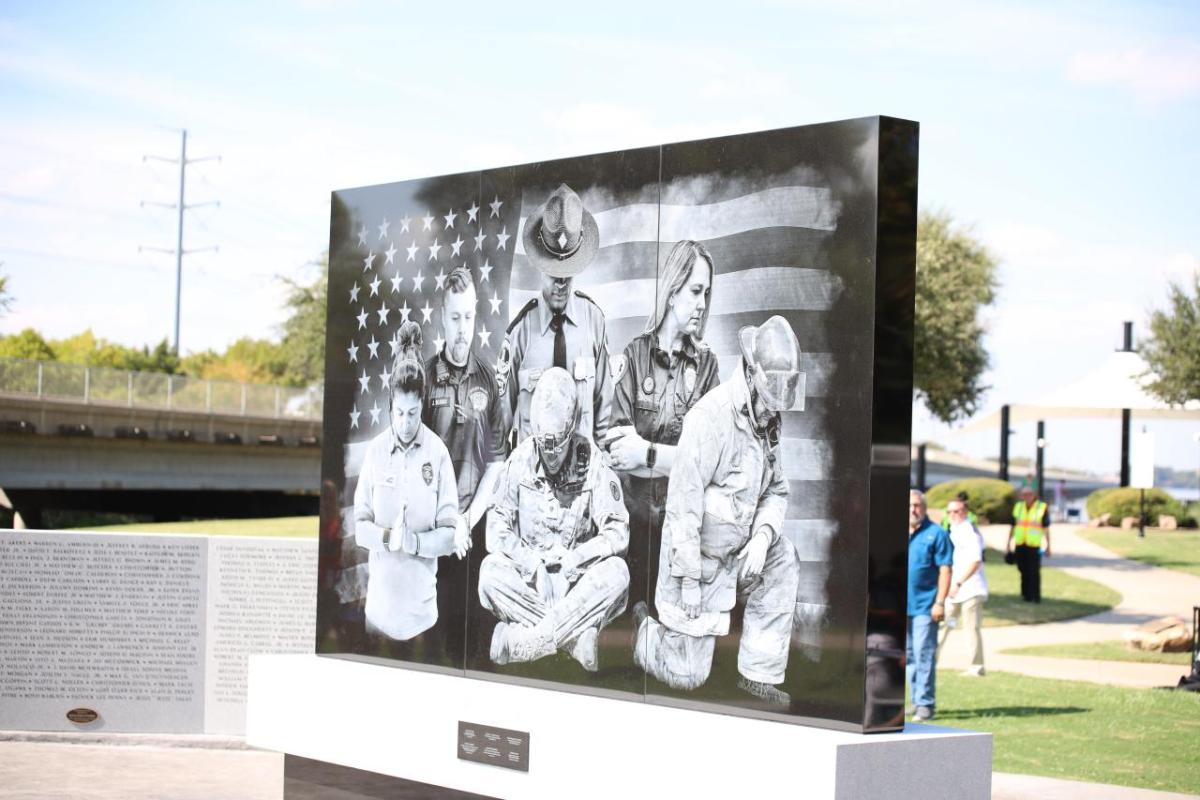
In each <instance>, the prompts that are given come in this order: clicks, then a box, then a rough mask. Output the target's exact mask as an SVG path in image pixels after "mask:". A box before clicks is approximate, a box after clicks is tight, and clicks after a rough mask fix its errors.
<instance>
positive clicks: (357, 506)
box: [354, 425, 458, 639]
mask: <svg viewBox="0 0 1200 800" xmlns="http://www.w3.org/2000/svg"><path fill="white" fill-rule="evenodd" d="M401 511H403V512H404V522H405V525H406V526H407V528H408V530H409V531H411V532H414V533H416V534H417V542H418V543H417V548H416V549H417V552H416V553H406V552H403V551H401V550H397V551H392V550H388V549H387V547H386V544H385V542H384V538H385V534H384V532H385V530H388V531H389V533H388V538H389V539H390V538H391V537H393V536H400V532H399V531H394V530H390V529H391V528H392V526H393V525H394V524H395V521H396V517H397V516H398V515H399V514H400V512H401ZM457 522H458V490H457V486H456V484H455V480H454V467H453V466H452V465H451V463H450V454H449V453H448V452H447V450H446V446H445V445H444V444H442V440H441V439H439V438H438V437H437V436H435V435H434V434H433V431H431V430H429V429H428V428H426V427H425V426H424V425H422V426H420V428H419V429H418V430H417V435H416V437H415V438H414V439H413V441H412V442H411V443H410V444H409V445H408V447H404V446H403V445H402V444H401V443H400V441H399V439H398V438H397V437H396V435H395V434H394V433H393V432H392V428H391V426H390V425H389V426H388V428H387V430H385V431H384V432H383V433H381V434H379V435H378V436H376V437H375V438H373V439H371V441H370V443H369V444H368V445H367V452H366V454H365V455H364V456H363V464H362V471H361V472H360V473H359V475H358V484H357V486H356V487H355V489H354V535H355V541H356V543H357V544H358V546H359V547H365V548H367V550H369V551H370V556H369V563H368V570H369V571H368V573H367V604H366V617H367V621H368V622H369V623H370V624H371V625H373V626H375V627H376V628H378V629H379V630H381V631H382V632H383V633H385V634H387V635H388V636H390V637H392V638H393V639H409V638H412V637H413V636H416V635H417V634H418V633H420V632H422V631H424V630H426V629H428V628H430V627H431V626H432V625H433V624H434V623H435V622H436V621H437V559H438V557H439V556H444V555H449V554H450V553H452V552H454V530H455V525H456V524H457Z"/></svg>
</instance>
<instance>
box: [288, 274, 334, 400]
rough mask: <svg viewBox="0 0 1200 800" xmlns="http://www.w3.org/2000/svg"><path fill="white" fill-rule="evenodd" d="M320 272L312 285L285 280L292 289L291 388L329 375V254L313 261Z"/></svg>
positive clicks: (290, 289) (289, 377) (315, 381)
mask: <svg viewBox="0 0 1200 800" xmlns="http://www.w3.org/2000/svg"><path fill="white" fill-rule="evenodd" d="M308 266H309V267H315V268H317V269H318V270H319V274H318V275H317V277H316V279H315V280H313V282H311V283H307V284H306V283H299V282H297V281H294V280H292V279H291V278H286V277H285V278H282V279H281V280H283V282H284V283H285V284H286V285H287V287H288V297H287V301H286V302H287V305H288V307H289V308H290V309H291V313H290V314H289V316H288V318H287V320H286V321H285V322H284V323H283V327H282V332H283V341H282V343H281V345H280V347H281V348H282V352H283V359H284V371H283V382H284V383H285V384H287V385H289V386H308V385H310V384H313V383H317V382H319V381H320V380H321V379H322V378H323V377H324V374H325V307H326V305H327V302H326V298H327V292H328V285H329V254H328V253H323V254H322V255H321V257H320V258H318V259H317V260H315V261H311V262H309V264H308Z"/></svg>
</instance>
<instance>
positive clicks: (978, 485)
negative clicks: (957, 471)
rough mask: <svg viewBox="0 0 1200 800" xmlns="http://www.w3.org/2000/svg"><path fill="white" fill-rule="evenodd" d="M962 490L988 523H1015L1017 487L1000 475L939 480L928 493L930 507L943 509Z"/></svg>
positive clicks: (976, 511) (978, 513) (972, 507)
mask: <svg viewBox="0 0 1200 800" xmlns="http://www.w3.org/2000/svg"><path fill="white" fill-rule="evenodd" d="M959 492H966V493H967V494H968V495H969V496H970V498H971V499H970V500H969V501H968V502H969V503H970V506H971V510H972V511H974V512H975V513H976V514H977V515H979V516H980V517H987V521H988V522H995V523H1004V524H1008V523H1010V522H1012V509H1013V506H1014V505H1015V504H1016V502H1017V490H1016V488H1015V487H1014V486H1013V485H1012V484H1011V483H1008V482H1007V481H1002V480H999V479H997V478H963V479H961V480H957V481H946V482H945V483H939V484H938V485H937V486H934V487H932V488H931V489H930V490H929V491H928V492H926V498H927V500H928V502H929V507H930V508H931V509H935V510H939V511H940V510H941V509H944V508H945V507H946V504H947V503H949V502H950V500H951V499H953V498H954V497H955V495H957V494H958V493H959Z"/></svg>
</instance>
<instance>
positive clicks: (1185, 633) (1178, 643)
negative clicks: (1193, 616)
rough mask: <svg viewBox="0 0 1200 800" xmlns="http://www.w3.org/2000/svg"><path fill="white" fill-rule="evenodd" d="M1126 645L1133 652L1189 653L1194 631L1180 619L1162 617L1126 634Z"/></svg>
mask: <svg viewBox="0 0 1200 800" xmlns="http://www.w3.org/2000/svg"><path fill="white" fill-rule="evenodd" d="M1125 644H1126V646H1128V647H1129V649H1131V650H1146V651H1148V652H1153V653H1187V652H1190V651H1191V649H1192V631H1191V628H1190V627H1189V626H1188V625H1187V624H1186V623H1184V621H1183V620H1181V619H1180V618H1179V617H1162V618H1160V619H1154V620H1150V621H1149V622H1146V623H1143V624H1141V625H1139V626H1137V628H1135V629H1133V630H1131V631H1128V632H1126V634H1125Z"/></svg>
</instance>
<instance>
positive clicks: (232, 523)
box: [83, 517, 319, 539]
mask: <svg viewBox="0 0 1200 800" xmlns="http://www.w3.org/2000/svg"><path fill="white" fill-rule="evenodd" d="M318 519H319V518H318V517H269V518H266V519H197V520H189V521H187V522H143V523H138V524H134V525H98V526H95V527H90V528H86V529H83V530H89V531H96V532H97V533H207V534H212V535H213V536H298V537H305V538H313V539H315V538H316V537H317V527H318Z"/></svg>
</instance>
